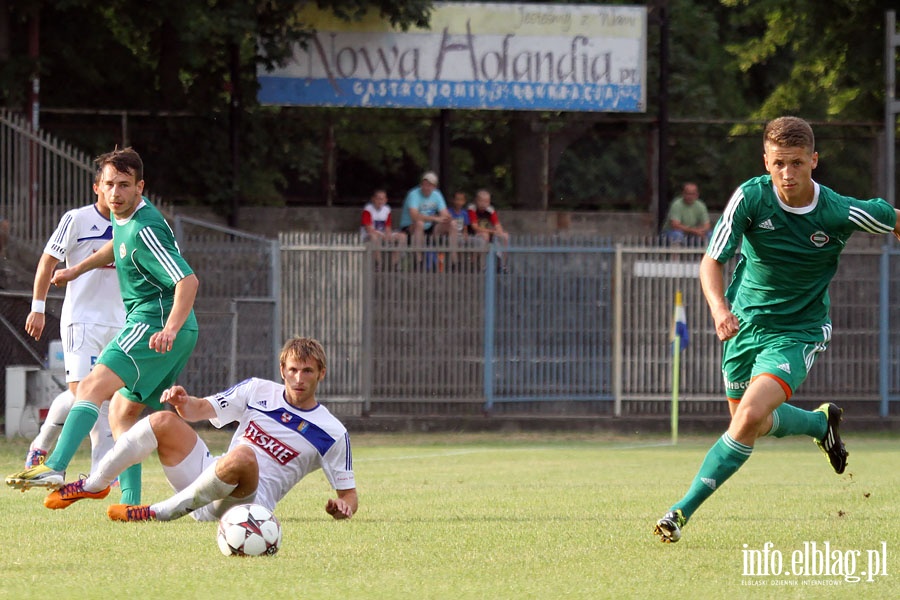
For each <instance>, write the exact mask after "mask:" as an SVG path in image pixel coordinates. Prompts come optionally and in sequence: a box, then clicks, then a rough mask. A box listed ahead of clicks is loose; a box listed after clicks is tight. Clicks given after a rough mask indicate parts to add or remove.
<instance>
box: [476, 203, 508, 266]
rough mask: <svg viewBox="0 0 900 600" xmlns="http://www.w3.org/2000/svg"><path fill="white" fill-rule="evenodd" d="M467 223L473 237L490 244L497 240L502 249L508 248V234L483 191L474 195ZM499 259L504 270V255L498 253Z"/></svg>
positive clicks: (503, 253)
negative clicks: (469, 224) (473, 202)
mask: <svg viewBox="0 0 900 600" xmlns="http://www.w3.org/2000/svg"><path fill="white" fill-rule="evenodd" d="M469 222H470V223H471V227H472V231H474V233H475V236H476V237H478V238H480V239H482V240H484V241H485V243H488V244H489V243H491V242H493V241H494V239H497V240H498V241H499V242H500V243H501V244H502V245H503V248H504V249H505V248H508V247H509V234H508V233H506V231H504V229H503V225H501V224H500V216H499V215H498V214H497V211H496V210H495V209H494V207H493V206H492V205H491V193H490V192H489V191H487V190H485V189H481V190H478V193H476V194H475V204H470V205H469ZM497 256H498V258H500V268H501V269H502V270H504V271H505V270H506V253H505V252H498V253H497Z"/></svg>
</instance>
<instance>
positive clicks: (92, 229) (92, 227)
mask: <svg viewBox="0 0 900 600" xmlns="http://www.w3.org/2000/svg"><path fill="white" fill-rule="evenodd" d="M91 231H100V228H99V227H97V226H96V225H91Z"/></svg>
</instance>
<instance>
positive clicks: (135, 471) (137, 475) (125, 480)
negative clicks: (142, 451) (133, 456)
mask: <svg viewBox="0 0 900 600" xmlns="http://www.w3.org/2000/svg"><path fill="white" fill-rule="evenodd" d="M119 486H121V488H122V504H128V505H130V506H137V505H138V504H140V503H141V463H136V464H133V465H131V466H130V467H128V468H127V469H125V470H124V471H122V472H121V473H120V474H119Z"/></svg>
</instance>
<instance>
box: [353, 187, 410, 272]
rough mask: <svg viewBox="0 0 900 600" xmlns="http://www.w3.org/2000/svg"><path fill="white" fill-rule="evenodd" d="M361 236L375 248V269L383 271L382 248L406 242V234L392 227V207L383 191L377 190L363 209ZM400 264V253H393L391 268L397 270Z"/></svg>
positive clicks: (373, 255) (373, 253) (373, 254)
mask: <svg viewBox="0 0 900 600" xmlns="http://www.w3.org/2000/svg"><path fill="white" fill-rule="evenodd" d="M359 232H360V235H361V236H362V239H363V241H364V242H370V243H371V244H372V246H373V248H375V250H374V251H373V252H372V259H373V260H374V261H375V269H376V270H378V271H380V270H381V251H380V250H378V248H381V247H382V246H384V245H390V246H396V245H398V244H400V243H404V242H406V234H405V233H403V232H401V231H394V230H393V229H392V227H391V207H390V206H388V197H387V192H385V191H384V190H382V189H378V190H375V191H374V192H373V193H372V197H371V198H370V199H369V202H368V203H366V205H365V206H364V207H363V213H362V225H361V226H360V230H359ZM399 262H400V253H399V252H391V267H392V268H394V269H396V267H397V264H398V263H399Z"/></svg>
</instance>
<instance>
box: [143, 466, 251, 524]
mask: <svg viewBox="0 0 900 600" xmlns="http://www.w3.org/2000/svg"><path fill="white" fill-rule="evenodd" d="M235 488H237V484H236V483H225V482H224V481H222V480H221V479H219V478H218V476H217V475H216V465H215V463H213V464H211V465H209V466H208V467H207V468H206V470H204V471H203V472H202V473H200V476H199V477H197V479H195V480H194V482H193V483H192V484H190V485H189V486H187V487H186V488H184V489H183V490H181V491H180V492H178V493H177V494H175V495H174V496H172V497H171V498H169V499H168V500H163V501H162V502H159V503H157V504H153V505H152V506H151V507H150V510H151V511H153V513H154V514H156V518H157V519H158V520H160V521H171V520H172V519H179V518H181V517H183V516H185V515H186V514H188V513H189V512H191V511H193V510H196V509H198V508H200V507H201V506H206V505H207V504H209V503H210V502H213V501H215V500H222V499H224V498H227V497H228V495H229V494H231V492H233V491H234V490H235Z"/></svg>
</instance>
